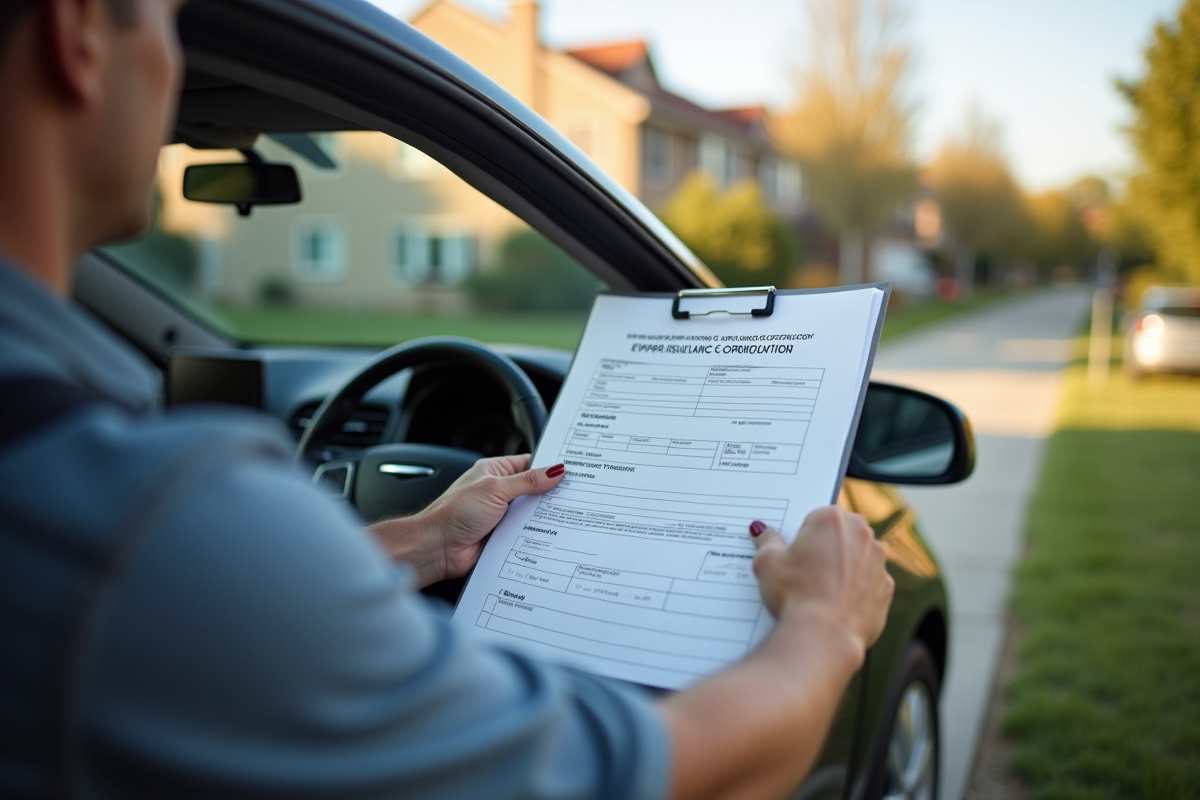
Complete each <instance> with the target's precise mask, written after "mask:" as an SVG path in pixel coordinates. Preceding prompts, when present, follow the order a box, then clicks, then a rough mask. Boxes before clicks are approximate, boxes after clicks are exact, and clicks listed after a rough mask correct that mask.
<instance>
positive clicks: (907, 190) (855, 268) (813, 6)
mask: <svg viewBox="0 0 1200 800" xmlns="http://www.w3.org/2000/svg"><path fill="white" fill-rule="evenodd" d="M808 17H809V22H810V26H811V29H812V48H811V58H810V59H809V61H808V63H807V64H806V65H805V66H804V68H802V69H801V70H800V71H799V72H798V74H797V80H796V102H795V105H794V107H793V108H792V109H791V110H790V111H788V112H787V113H785V114H784V115H782V116H781V118H780V119H779V121H778V123H777V125H776V134H777V136H778V138H779V140H780V142H781V144H782V145H783V147H784V148H785V149H787V150H788V151H790V152H791V153H792V154H794V155H795V156H796V158H797V159H798V160H799V161H800V164H801V169H802V171H803V173H804V180H805V186H806V191H807V194H808V196H809V197H810V198H811V199H812V202H813V205H814V206H815V207H816V209H817V211H818V213H819V214H820V215H821V218H822V220H824V222H825V223H826V224H827V225H829V226H830V227H832V228H833V229H834V230H835V231H836V232H837V233H838V235H839V237H840V240H841V245H840V247H839V256H838V259H839V262H840V263H839V272H840V274H841V280H842V282H843V283H860V282H861V281H862V280H863V278H864V275H863V265H864V261H865V234H866V232H867V230H868V229H869V228H870V227H871V226H872V225H874V224H876V223H878V222H880V221H882V220H884V219H886V218H887V217H888V216H890V215H891V214H892V213H893V212H894V211H895V209H896V207H897V206H898V205H899V204H900V203H902V202H903V201H904V200H906V199H907V198H908V197H909V196H910V195H911V193H912V191H913V189H914V188H915V186H916V171H915V169H914V167H913V163H912V158H911V143H912V128H913V116H914V110H915V107H914V105H913V103H912V102H911V101H910V99H909V98H908V96H907V83H908V80H909V76H910V73H911V60H912V52H911V48H910V46H909V44H908V42H907V40H906V38H905V35H904V16H903V14H902V13H901V12H900V11H899V9H898V8H897V7H896V6H895V5H894V4H893V2H892V1H891V0H809V4H808Z"/></svg>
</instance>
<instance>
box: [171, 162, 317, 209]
mask: <svg viewBox="0 0 1200 800" xmlns="http://www.w3.org/2000/svg"><path fill="white" fill-rule="evenodd" d="M183 196H184V197H185V198H187V199H188V200H194V201H195V202H197V203H223V204H225V205H232V206H237V209H238V213H240V214H241V215H242V216H246V215H247V214H249V213H250V209H251V208H253V207H254V206H276V205H286V204H289V203H299V202H300V179H299V178H298V177H297V175H296V169H295V168H294V167H293V166H292V165H291V164H267V163H263V162H255V161H242V162H238V163H234V164H193V165H192V166H190V167H188V168H187V169H186V170H184V172H183Z"/></svg>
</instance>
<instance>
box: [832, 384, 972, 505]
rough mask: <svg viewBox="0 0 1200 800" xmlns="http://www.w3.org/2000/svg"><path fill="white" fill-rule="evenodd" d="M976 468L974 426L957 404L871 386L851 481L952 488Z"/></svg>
mask: <svg viewBox="0 0 1200 800" xmlns="http://www.w3.org/2000/svg"><path fill="white" fill-rule="evenodd" d="M974 469H975V439H974V436H973V435H972V433H971V424H970V422H968V421H967V418H966V416H965V415H964V414H963V413H962V411H960V410H959V409H958V407H957V406H955V405H953V404H952V403H948V402H946V401H945V400H942V399H941V398H939V397H934V396H933V395H929V394H925V393H924V392H918V391H916V390H915V389H906V388H905V387H903V386H893V385H891V384H887V383H875V382H874V381H872V382H871V383H870V385H869V386H868V387H867V397H866V400H865V401H864V403H863V411H862V416H861V417H860V419H859V423H858V433H857V435H856V436H855V438H854V448H853V449H852V450H851V452H850V463H849V466H848V468H847V470H846V476H847V477H850V478H861V479H862V480H868V481H881V482H883V483H907V484H926V485H930V484H947V483H957V482H959V481H961V480H965V479H966V478H967V477H968V476H970V474H971V472H972V471H973V470H974Z"/></svg>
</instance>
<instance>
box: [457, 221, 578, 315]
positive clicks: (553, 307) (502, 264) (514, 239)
mask: <svg viewBox="0 0 1200 800" xmlns="http://www.w3.org/2000/svg"><path fill="white" fill-rule="evenodd" d="M465 288H466V290H467V292H468V293H469V294H470V295H471V298H472V299H473V300H474V301H475V304H476V306H477V307H479V308H480V309H482V310H484V311H527V312H569V311H586V310H587V309H588V308H590V307H591V305H592V299H593V298H594V297H595V296H596V292H598V291H599V290H600V289H601V288H602V286H601V284H600V282H599V281H598V280H596V278H595V277H594V276H593V275H592V274H591V273H590V272H588V271H587V270H586V269H584V268H583V267H581V266H580V265H579V264H578V263H577V262H576V261H575V260H574V259H573V258H571V257H570V256H569V255H567V254H566V253H564V252H563V251H562V250H561V249H559V248H558V246H556V245H555V244H554V243H553V242H551V241H550V240H549V239H547V238H546V237H545V236H542V235H541V234H540V233H538V232H537V231H535V230H532V229H529V228H520V229H518V230H515V231H513V232H512V233H510V234H509V235H508V236H507V237H506V238H505V239H504V241H503V242H501V244H500V249H499V254H498V258H497V263H496V264H495V265H493V267H492V268H491V269H488V270H482V271H480V272H476V273H473V274H472V275H470V276H469V277H468V278H467V281H466V284H465Z"/></svg>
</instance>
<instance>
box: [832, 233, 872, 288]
mask: <svg viewBox="0 0 1200 800" xmlns="http://www.w3.org/2000/svg"><path fill="white" fill-rule="evenodd" d="M866 245H867V241H866V237H865V236H863V232H862V231H858V230H850V231H845V232H843V233H842V238H841V241H840V242H839V244H838V280H839V281H840V282H841V284H842V286H852V285H854V284H856V283H862V282H863V279H864V277H865V276H864V274H863V273H864V265H865V262H866Z"/></svg>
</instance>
